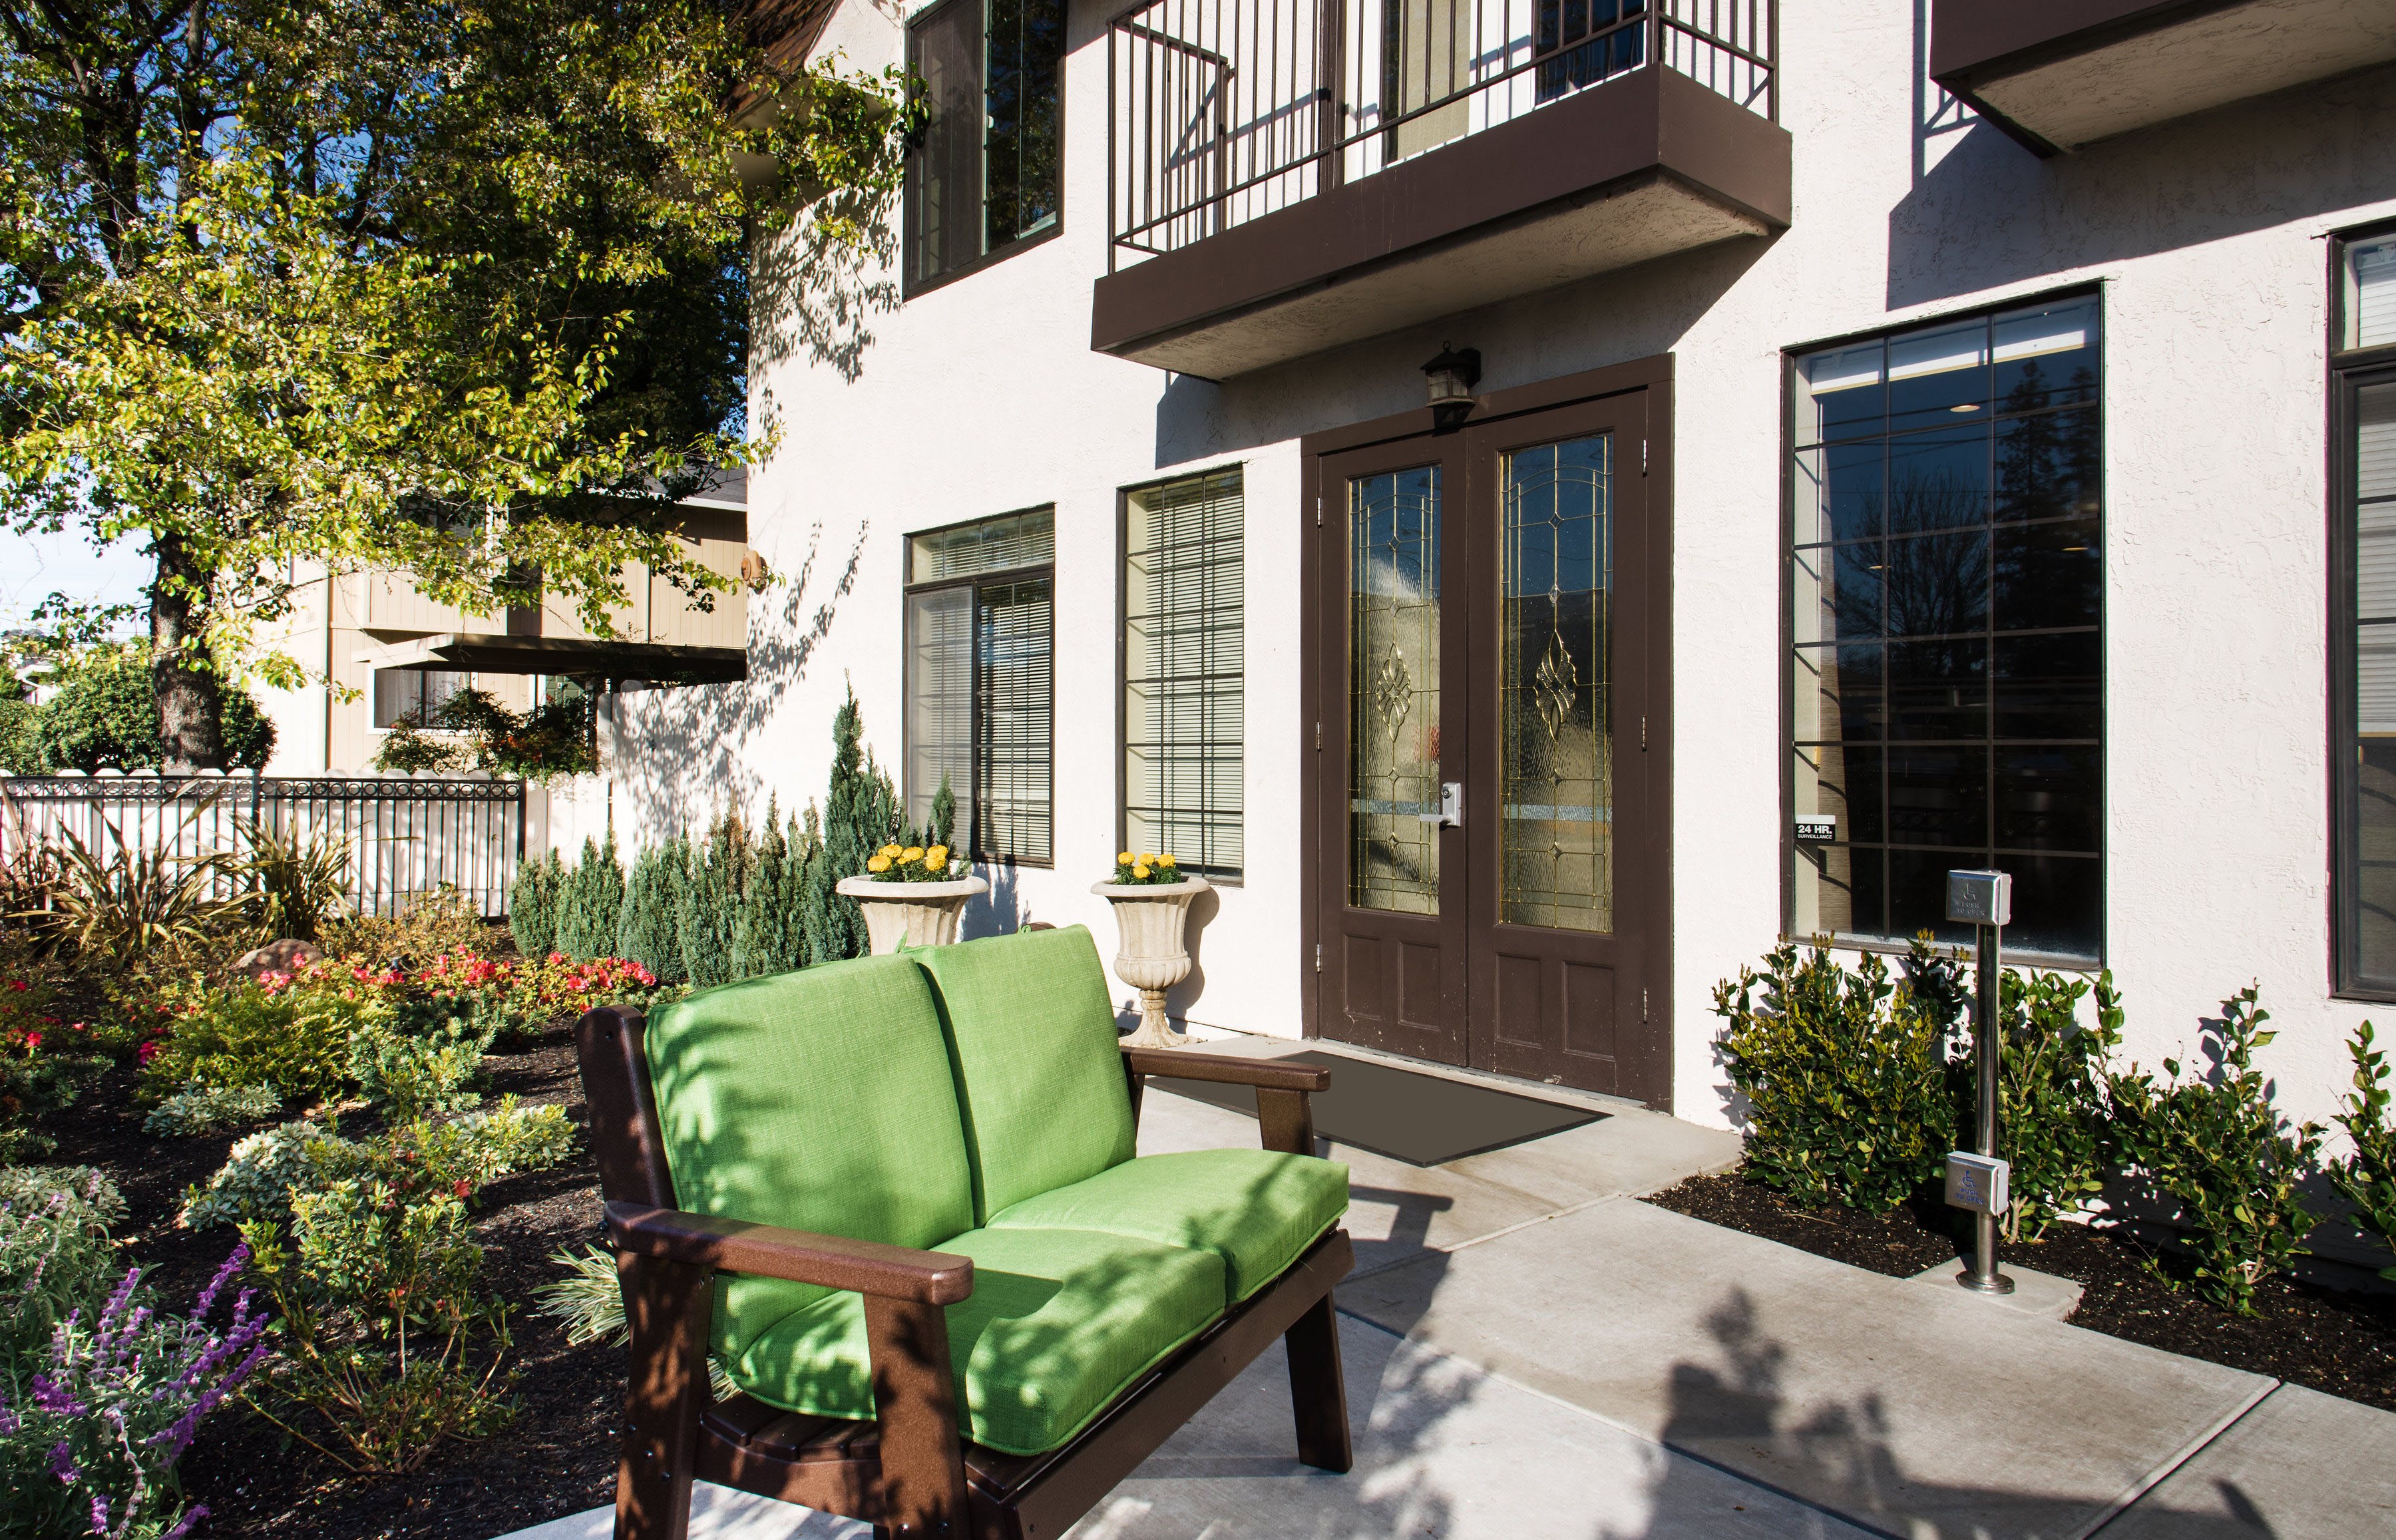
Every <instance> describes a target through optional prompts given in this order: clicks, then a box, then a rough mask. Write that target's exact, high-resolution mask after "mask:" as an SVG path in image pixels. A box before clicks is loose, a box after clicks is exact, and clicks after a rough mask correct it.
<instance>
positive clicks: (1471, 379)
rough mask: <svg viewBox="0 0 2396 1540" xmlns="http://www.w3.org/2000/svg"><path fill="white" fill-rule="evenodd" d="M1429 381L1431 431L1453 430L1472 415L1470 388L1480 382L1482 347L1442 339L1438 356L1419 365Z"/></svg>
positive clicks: (1446, 431) (1447, 431)
mask: <svg viewBox="0 0 2396 1540" xmlns="http://www.w3.org/2000/svg"><path fill="white" fill-rule="evenodd" d="M1422 371H1423V374H1424V376H1425V377H1426V378H1429V379H1430V381H1431V431H1433V432H1436V433H1452V432H1454V431H1457V430H1458V428H1461V427H1463V426H1464V419H1465V418H1468V417H1471V415H1472V407H1473V405H1474V403H1473V400H1472V388H1473V387H1474V386H1475V385H1478V384H1480V383H1481V350H1480V349H1478V348H1455V347H1451V346H1449V345H1448V344H1447V343H1444V342H1443V343H1441V344H1440V348H1439V356H1438V357H1437V358H1434V359H1432V360H1431V362H1430V363H1428V364H1426V365H1423V366H1422Z"/></svg>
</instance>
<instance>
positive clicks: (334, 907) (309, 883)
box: [236, 818, 351, 941]
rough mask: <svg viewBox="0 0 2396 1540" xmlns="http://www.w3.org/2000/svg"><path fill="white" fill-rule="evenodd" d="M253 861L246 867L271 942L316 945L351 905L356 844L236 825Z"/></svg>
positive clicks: (322, 835) (245, 821) (263, 928)
mask: <svg viewBox="0 0 2396 1540" xmlns="http://www.w3.org/2000/svg"><path fill="white" fill-rule="evenodd" d="M236 825H237V827H238V828H239V829H240V830H241V835H242V838H243V840H244V841H245V842H246V843H247V844H248V846H249V856H248V858H247V859H246V860H245V861H244V862H243V866H244V867H245V868H246V870H247V871H248V873H249V880H250V883H251V884H252V887H253V891H254V893H255V897H256V910H257V920H258V925H259V928H260V930H261V931H263V932H264V933H265V934H266V936H267V937H268V938H269V939H270V940H272V939H276V938H280V937H284V936H289V937H292V938H294V939H296V940H300V941H313V940H315V939H316V932H317V930H318V928H319V927H321V926H322V925H323V924H324V923H325V922H326V920H328V919H331V918H334V917H335V916H337V915H339V913H340V911H341V909H343V908H344V907H345V906H346V905H347V903H348V901H349V892H350V866H351V844H350V842H349V841H348V840H346V839H336V838H334V837H333V836H332V835H331V834H330V833H326V832H323V831H319V832H317V833H315V834H313V835H311V836H310V837H309V838H308V839H306V840H305V841H302V840H301V839H300V835H299V833H298V831H296V830H294V831H292V832H291V833H289V834H285V833H283V832H281V831H279V830H273V829H269V828H267V827H265V826H264V825H263V824H260V823H258V822H256V821H255V820H252V819H246V818H245V819H240V820H236Z"/></svg>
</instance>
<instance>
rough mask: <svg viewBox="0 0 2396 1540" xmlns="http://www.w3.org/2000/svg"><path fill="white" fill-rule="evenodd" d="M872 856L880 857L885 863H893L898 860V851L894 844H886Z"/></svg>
mask: <svg viewBox="0 0 2396 1540" xmlns="http://www.w3.org/2000/svg"><path fill="white" fill-rule="evenodd" d="M873 854H875V855H876V856H881V857H882V858H883V859H884V860H885V861H895V860H897V859H898V858H899V847H898V846H897V845H895V844H886V845H884V846H883V847H882V848H881V849H879V850H877V851H875V852H874V853H873Z"/></svg>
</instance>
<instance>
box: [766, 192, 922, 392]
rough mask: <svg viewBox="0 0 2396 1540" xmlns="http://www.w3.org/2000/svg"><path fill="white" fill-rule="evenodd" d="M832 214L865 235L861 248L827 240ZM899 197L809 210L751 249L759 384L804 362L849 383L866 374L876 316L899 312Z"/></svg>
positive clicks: (846, 199) (855, 196) (852, 197)
mask: <svg viewBox="0 0 2396 1540" xmlns="http://www.w3.org/2000/svg"><path fill="white" fill-rule="evenodd" d="M826 215H830V216H833V217H836V218H839V219H846V220H848V221H850V222H852V223H853V224H855V225H856V226H857V227H858V228H859V229H860V230H861V231H863V232H864V234H863V235H862V236H861V237H860V238H859V240H857V241H855V242H845V241H836V240H833V239H832V238H831V237H829V236H827V235H826V234H825V233H824V223H823V218H824V216H826ZM898 229H899V198H898V194H897V192H895V191H893V192H885V193H884V194H882V195H880V196H878V197H875V196H869V195H866V194H863V193H854V192H853V193H847V194H845V195H843V196H842V197H840V198H838V199H834V200H832V201H831V202H830V203H828V204H827V205H825V206H822V207H820V208H816V209H807V210H804V211H802V212H801V213H800V215H799V217H798V218H797V219H794V220H792V225H791V228H790V229H789V230H787V231H785V232H782V233H781V234H780V235H779V236H777V237H774V238H772V239H765V238H760V239H758V240H756V241H754V242H752V244H751V248H750V249H751V252H752V256H751V259H750V272H749V294H750V325H749V350H750V351H749V368H750V373H751V375H752V378H756V377H760V376H770V373H771V371H772V370H774V369H776V368H779V366H780V365H784V364H787V363H789V362H791V361H792V359H800V358H804V359H805V360H806V361H807V362H808V363H809V364H811V365H816V366H818V367H821V366H823V365H830V366H831V367H832V368H834V369H837V370H838V371H840V376H841V378H843V379H846V380H852V381H853V380H855V379H856V378H858V377H859V376H860V375H862V374H863V373H864V372H865V354H866V351H867V350H868V349H870V348H872V346H873V340H874V338H873V332H872V326H871V325H870V323H871V321H872V318H873V317H874V316H877V315H888V314H891V313H892V312H896V311H897V310H898V309H899V278H898V257H899V237H898Z"/></svg>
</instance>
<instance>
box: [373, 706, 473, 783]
mask: <svg viewBox="0 0 2396 1540" xmlns="http://www.w3.org/2000/svg"><path fill="white" fill-rule="evenodd" d="M473 760H474V754H473V750H471V749H469V748H468V747H467V746H466V745H464V744H462V743H460V742H459V741H458V740H457V739H455V738H452V737H440V736H436V735H434V734H432V733H428V732H426V731H425V730H424V724H423V723H421V722H419V721H418V720H417V718H416V716H415V714H414V713H412V712H411V713H410V714H408V715H406V716H403V717H401V718H399V719H398V720H397V721H395V722H393V724H391V725H390V727H388V728H386V729H385V730H384V732H383V735H382V741H381V742H380V743H378V744H376V745H375V751H374V758H373V759H371V760H369V761H368V762H367V763H369V764H371V765H372V766H373V767H374V768H375V769H377V770H380V771H383V772H385V773H386V774H393V775H401V776H438V775H443V774H446V773H448V772H450V771H456V770H463V769H465V768H466V767H467V766H468V765H469V764H472V763H473Z"/></svg>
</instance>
